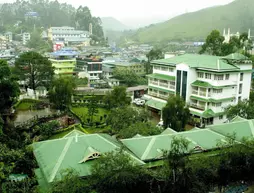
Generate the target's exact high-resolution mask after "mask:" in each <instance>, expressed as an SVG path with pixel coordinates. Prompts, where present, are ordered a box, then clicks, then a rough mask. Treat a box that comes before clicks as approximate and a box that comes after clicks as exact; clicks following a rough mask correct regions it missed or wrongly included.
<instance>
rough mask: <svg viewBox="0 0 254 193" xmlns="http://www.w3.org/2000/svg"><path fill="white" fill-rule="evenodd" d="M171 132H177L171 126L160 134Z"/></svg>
mask: <svg viewBox="0 0 254 193" xmlns="http://www.w3.org/2000/svg"><path fill="white" fill-rule="evenodd" d="M173 133H177V132H176V131H175V130H173V129H171V128H167V129H165V130H164V131H163V132H162V133H161V135H168V134H173Z"/></svg>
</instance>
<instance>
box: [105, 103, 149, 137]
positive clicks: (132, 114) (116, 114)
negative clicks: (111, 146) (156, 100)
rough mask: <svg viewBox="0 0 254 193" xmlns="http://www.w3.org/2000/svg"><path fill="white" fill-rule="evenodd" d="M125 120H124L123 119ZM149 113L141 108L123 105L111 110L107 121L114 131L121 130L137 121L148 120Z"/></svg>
mask: <svg viewBox="0 0 254 193" xmlns="http://www.w3.org/2000/svg"><path fill="white" fill-rule="evenodd" d="M123 120H124V121H123ZM147 121H148V113H147V112H146V111H144V110H141V109H135V108H132V107H122V108H116V109H113V110H111V113H110V114H109V116H108V119H107V123H108V124H109V125H110V126H111V128H112V129H113V131H115V132H119V131H121V130H122V129H126V128H128V127H129V126H130V125H132V124H135V123H137V122H147Z"/></svg>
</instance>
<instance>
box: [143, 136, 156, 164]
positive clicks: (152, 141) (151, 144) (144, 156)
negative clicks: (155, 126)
mask: <svg viewBox="0 0 254 193" xmlns="http://www.w3.org/2000/svg"><path fill="white" fill-rule="evenodd" d="M155 140H156V136H155V137H153V138H152V139H151V141H150V143H149V144H148V146H147V147H146V150H145V151H144V153H143V155H142V156H141V160H144V159H145V158H146V156H147V154H148V153H149V150H151V147H152V146H153V144H154V142H155Z"/></svg>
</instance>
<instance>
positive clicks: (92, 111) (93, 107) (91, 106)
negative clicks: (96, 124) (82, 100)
mask: <svg viewBox="0 0 254 193" xmlns="http://www.w3.org/2000/svg"><path fill="white" fill-rule="evenodd" d="M87 108H88V116H89V118H90V121H91V123H93V118H94V116H95V115H96V114H97V113H98V112H99V111H98V101H97V100H96V99H95V98H94V97H92V98H91V100H90V102H89V103H88V106H87Z"/></svg>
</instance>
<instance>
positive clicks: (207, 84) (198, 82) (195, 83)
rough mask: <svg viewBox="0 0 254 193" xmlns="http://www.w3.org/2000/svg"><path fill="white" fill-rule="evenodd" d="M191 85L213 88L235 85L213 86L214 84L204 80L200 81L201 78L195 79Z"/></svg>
mask: <svg viewBox="0 0 254 193" xmlns="http://www.w3.org/2000/svg"><path fill="white" fill-rule="evenodd" d="M191 85H192V86H198V87H204V88H215V89H220V88H224V87H229V86H235V85H223V86H214V85H211V84H210V83H209V82H205V81H201V80H196V81H195V82H193V83H192V84H191Z"/></svg>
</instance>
